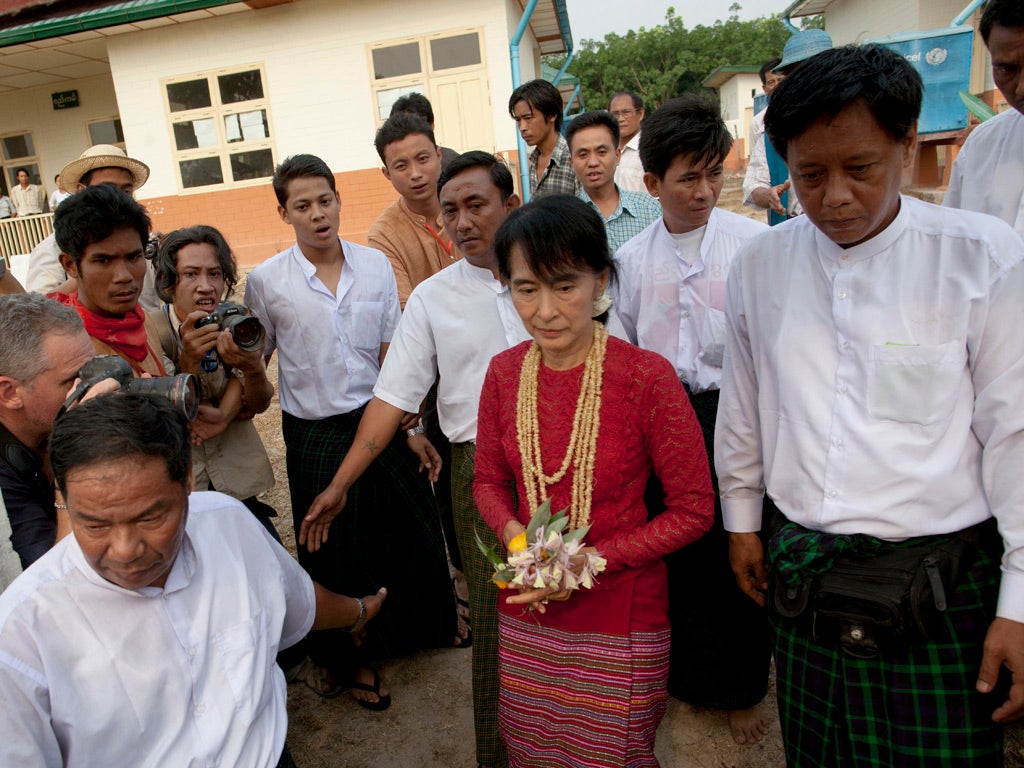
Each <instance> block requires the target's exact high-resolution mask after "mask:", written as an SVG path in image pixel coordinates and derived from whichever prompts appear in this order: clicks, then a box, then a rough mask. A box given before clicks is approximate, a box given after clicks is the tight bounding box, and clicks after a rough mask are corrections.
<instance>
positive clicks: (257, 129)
mask: <svg viewBox="0 0 1024 768" xmlns="http://www.w3.org/2000/svg"><path fill="white" fill-rule="evenodd" d="M224 135H225V136H227V139H228V143H229V144H231V143H234V142H236V141H254V140H256V139H266V138H269V137H270V129H269V128H268V127H267V111H266V110H265V109H256V110H253V111H252V112H239V113H238V114H236V115H225V116H224Z"/></svg>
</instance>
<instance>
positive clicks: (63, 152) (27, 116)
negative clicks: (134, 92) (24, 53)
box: [0, 75, 117, 192]
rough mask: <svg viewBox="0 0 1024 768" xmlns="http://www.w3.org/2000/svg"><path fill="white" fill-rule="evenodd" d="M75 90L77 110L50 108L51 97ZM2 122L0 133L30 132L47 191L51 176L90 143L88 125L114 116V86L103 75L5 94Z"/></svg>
mask: <svg viewBox="0 0 1024 768" xmlns="http://www.w3.org/2000/svg"><path fill="white" fill-rule="evenodd" d="M75 90H77V91H78V102H79V105H80V106H78V107H73V108H70V109H54V108H53V102H52V99H51V97H50V95H51V94H53V93H57V92H60V91H75ZM3 113H4V114H3V120H2V121H0V131H2V132H3V134H4V135H8V134H11V133H31V134H32V141H33V142H34V143H35V147H36V152H38V153H39V155H38V157H39V172H40V176H41V177H42V180H43V184H44V185H45V186H46V190H47V191H48V192H52V191H53V190H54V185H53V177H54V176H56V175H57V174H58V173H60V170H61V168H63V167H64V165H65V164H66V163H68V162H70V161H71V160H74V159H75V158H76V157H78V156H79V155H80V154H82V151H83V150H85V149H86V148H87V147H88V146H89V145H90V144H92V142H91V141H90V140H89V128H88V123H89V122H90V121H92V120H100V119H104V118H110V117H116V116H117V99H116V98H115V97H114V86H113V84H112V83H111V82H110V78H109V77H107V76H106V75H98V76H95V77H87V78H83V79H81V80H72V81H69V82H61V83H59V84H56V85H52V84H51V85H41V86H38V87H36V88H26V89H24V90H18V91H9V92H7V93H5V94H4V95H3Z"/></svg>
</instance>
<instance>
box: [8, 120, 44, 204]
mask: <svg viewBox="0 0 1024 768" xmlns="http://www.w3.org/2000/svg"><path fill="white" fill-rule="evenodd" d="M0 158H2V166H3V182H2V187H0V188H2V189H3V191H4V193H5V194H6V193H8V192H9V191H10V190H11V189H13V188H14V187H15V185H16V184H17V183H18V169H19V168H24V169H25V170H27V171H28V177H29V181H30V182H31V183H32V184H42V185H43V186H46V185H45V184H43V182H42V179H41V177H40V175H39V158H38V157H37V156H36V145H35V142H33V141H32V134H31V133H24V132H22V133H9V134H7V135H4V136H0Z"/></svg>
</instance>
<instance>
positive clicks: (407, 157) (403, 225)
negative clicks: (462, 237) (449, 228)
mask: <svg viewBox="0 0 1024 768" xmlns="http://www.w3.org/2000/svg"><path fill="white" fill-rule="evenodd" d="M374 145H375V146H376V147H377V154H378V155H380V159H381V162H382V163H384V167H383V168H381V173H382V174H384V178H386V179H387V180H388V181H390V182H391V186H392V187H394V188H395V191H396V192H397V193H398V194H399V196H400V197H399V198H398V199H397V200H396V201H395V202H394V203H392V204H391V205H390V206H388V207H387V208H385V209H384V212H383V213H381V215H380V216H378V217H377V220H376V221H375V222H373V224H371V225H370V231H369V233H368V234H367V242H368V243H369V245H370V247H371V248H376V249H377V250H379V251H382V252H383V253H384V255H385V256H387V257H388V261H390V262H391V266H392V267H393V268H394V270H395V281H396V282H397V283H398V300H399V302H400V303H401V305H402V308H403V309H404V308H405V302H406V301H408V299H409V294H410V293H412V289H413V288H415V287H416V286H417V285H419V284H420V283H421V282H423V281H424V280H426V279H427V278H428V277H430V276H431V275H433V274H436V273H437V272H440V271H441V270H442V269H444V268H445V267H447V266H449V265H450V264H452V263H454V262H455V261H456V260H457V259H458V258H459V250H458V248H456V247H455V246H454V245H453V244H452V241H451V238H449V237H448V234H447V233H446V232H445V230H444V224H443V223H442V222H441V206H440V205H439V204H438V202H437V179H438V177H439V176H440V175H441V151H440V150H439V149H438V147H437V144H436V143H435V141H434V131H433V129H432V128H431V127H430V124H429V123H428V122H427V121H426V120H424V119H423V118H422V117H420V116H419V115H418V114H415V113H413V112H397V113H396V114H394V115H392V116H391V117H389V118H388V119H387V121H386V122H385V123H384V125H382V126H381V127H380V130H378V131H377V136H376V138H375V139H374Z"/></svg>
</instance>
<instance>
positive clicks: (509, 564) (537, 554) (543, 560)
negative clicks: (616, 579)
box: [476, 499, 608, 591]
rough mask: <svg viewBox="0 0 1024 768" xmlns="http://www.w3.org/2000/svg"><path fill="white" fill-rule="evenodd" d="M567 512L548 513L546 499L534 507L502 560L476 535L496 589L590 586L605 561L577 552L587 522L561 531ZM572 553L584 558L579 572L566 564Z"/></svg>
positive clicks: (591, 554) (548, 503)
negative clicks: (511, 586)
mask: <svg viewBox="0 0 1024 768" xmlns="http://www.w3.org/2000/svg"><path fill="white" fill-rule="evenodd" d="M567 511H568V510H565V509H563V510H562V511H561V512H557V513H555V514H554V515H552V514H551V500H550V499H548V500H546V501H545V502H544V503H543V504H541V505H540V506H539V507H537V511H536V512H534V513H533V517H531V518H530V524H529V525H528V526H526V531H525V532H524V533H520V534H519V535H518V536H516V537H515V538H514V539H512V541H510V542H509V545H508V560H503V559H502V558H501V557H500V556H499V555H498V554H497V552H495V548H494V547H488V546H485V545H484V543H483V542H482V541H481V540H480V535H479V534H477V536H476V543H477V546H478V547H479V548H480V551H481V552H483V553H484V556H485V557H486V558H487V559H488V560H490V561H491V565H493V566H494V576H492V577H491V580H492V581H493V582H494V583H495V584H497V585H498V588H499V589H505V587H507V586H508V585H509V584H510V583H511V584H516V585H518V586H520V587H522V588H524V589H544V588H548V589H554V590H559V591H561V590H565V589H570V590H571V589H579V588H580V587H585V588H587V589H590V587H592V586H594V576H596V575H597V574H599V573H601V571H603V570H604V569H605V566H606V565H607V564H608V561H606V560H605V559H604V558H603V557H601V556H600V555H598V554H594V553H592V552H586V553H583V552H581V551H580V550H582V549H583V547H584V546H585V545H584V544H583V537H584V536H586V535H587V532H588V531H589V530H590V526H589V525H585V526H583V527H582V528H576V529H575V530H572V531H569V532H568V533H563V531H564V530H565V528H566V526H567V525H568V524H569V516H568V514H567ZM575 555H582V556H583V557H584V558H585V560H584V563H583V567H582V568H581V569H580V571H579V573H577V572H576V571H575V570H573V568H572V565H571V563H570V560H571V559H572V558H573V556H575Z"/></svg>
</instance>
